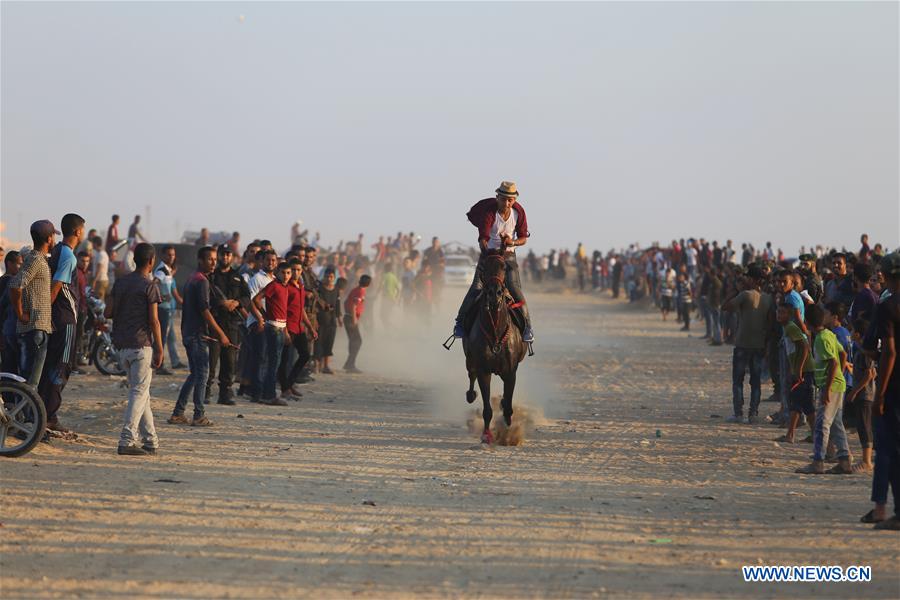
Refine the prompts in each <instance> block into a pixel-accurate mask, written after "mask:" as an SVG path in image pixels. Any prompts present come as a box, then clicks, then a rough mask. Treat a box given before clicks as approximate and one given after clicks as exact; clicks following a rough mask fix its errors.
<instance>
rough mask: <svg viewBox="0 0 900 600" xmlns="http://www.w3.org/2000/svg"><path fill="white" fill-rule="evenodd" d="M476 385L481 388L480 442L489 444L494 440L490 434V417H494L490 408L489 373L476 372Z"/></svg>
mask: <svg viewBox="0 0 900 600" xmlns="http://www.w3.org/2000/svg"><path fill="white" fill-rule="evenodd" d="M478 387H479V388H480V389H481V402H482V404H483V406H484V408H482V410H481V415H482V417H484V431H482V433H481V443H483V444H490V443H491V442H493V441H494V436H493V435H491V419H492V418H493V417H494V409H492V408H491V374H490V373H479V374H478Z"/></svg>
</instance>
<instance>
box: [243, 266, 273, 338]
mask: <svg viewBox="0 0 900 600" xmlns="http://www.w3.org/2000/svg"><path fill="white" fill-rule="evenodd" d="M274 278H275V277H274V276H272V275H269V274H268V273H266V272H265V271H257V272H256V273H255V274H254V275H253V277H251V278H250V281H248V282H247V287H248V288H250V300H251V301H252V300H253V298H254V297H255V296H256V294H258V293H259V291H260V290H261V289H263V288H264V287H266V286H267V285H269V282H271V281H272V280H273V279H274ZM262 303H263V307H265V306H266V301H265V300H263V301H262ZM254 323H256V317H254V316H253V312H252V311H251V312H249V313H248V314H247V327H250V326H251V325H253V324H254Z"/></svg>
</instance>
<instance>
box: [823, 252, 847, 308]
mask: <svg viewBox="0 0 900 600" xmlns="http://www.w3.org/2000/svg"><path fill="white" fill-rule="evenodd" d="M831 272H832V273H834V278H833V279H831V280H829V281H828V282H827V283H826V284H825V302H826V303H827V302H840V303H841V304H843V305H844V306H850V305H851V304H853V297H854V292H853V278H852V277H851V276H850V275H848V274H847V256H846V255H845V254H844V253H843V252H836V253H835V254H834V255H832V257H831Z"/></svg>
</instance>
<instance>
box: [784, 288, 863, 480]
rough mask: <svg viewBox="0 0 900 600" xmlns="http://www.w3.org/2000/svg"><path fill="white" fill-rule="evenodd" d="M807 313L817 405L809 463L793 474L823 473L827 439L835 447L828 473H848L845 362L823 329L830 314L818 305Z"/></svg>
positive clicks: (848, 448)
mask: <svg viewBox="0 0 900 600" xmlns="http://www.w3.org/2000/svg"><path fill="white" fill-rule="evenodd" d="M806 310H807V323H808V325H809V328H810V330H811V331H812V334H813V335H814V336H815V341H814V342H813V364H814V368H815V378H816V389H817V393H818V405H817V406H816V427H815V429H814V430H813V461H812V462H811V463H810V464H808V465H807V466H805V467H801V468H799V469H797V471H796V472H797V473H804V474H821V473H824V472H825V449H826V448H827V447H828V441H829V439H830V440H831V441H832V442H833V443H834V445H835V447H836V448H837V458H838V464H837V465H835V466H834V467H833V468H832V469H829V471H828V472H829V473H833V474H848V473H852V472H853V470H852V468H851V466H850V447H849V446H848V445H847V432H846V431H845V430H844V423H843V421H842V417H843V404H844V391H845V390H846V389H847V384H846V382H845V380H844V375H843V373H841V365H842V364H843V363H844V362H845V361H846V358H845V355H844V350H843V349H842V348H841V346H840V344H839V343H838V341H837V338H836V337H835V335H834V333H832V332H831V331H830V330H829V329H828V328H826V327H825V323H826V321H827V320H829V319H830V317H831V315H830V314H828V311H826V310H823V309H822V308H821V307H820V306H818V305H812V306H810V307H809V308H807V309H806Z"/></svg>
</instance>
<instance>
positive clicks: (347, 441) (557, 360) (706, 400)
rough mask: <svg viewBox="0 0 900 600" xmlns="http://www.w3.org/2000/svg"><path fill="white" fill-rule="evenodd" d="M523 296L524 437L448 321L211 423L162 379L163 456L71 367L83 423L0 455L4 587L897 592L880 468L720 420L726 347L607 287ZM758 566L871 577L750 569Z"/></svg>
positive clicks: (79, 590)
mask: <svg viewBox="0 0 900 600" xmlns="http://www.w3.org/2000/svg"><path fill="white" fill-rule="evenodd" d="M530 300H531V306H532V310H533V312H534V315H535V321H536V323H537V333H538V336H539V344H538V345H537V350H538V355H537V356H535V357H534V358H532V359H528V360H527V361H526V363H525V364H524V365H523V366H522V371H521V372H522V376H523V379H524V382H523V383H522V384H521V389H520V390H519V392H520V393H519V394H518V396H517V398H518V402H519V403H520V404H521V405H523V406H528V407H531V410H532V414H534V413H535V411H536V409H543V410H544V412H546V414H547V419H546V420H545V421H544V422H543V423H541V424H539V425H538V427H537V430H536V431H533V432H532V433H530V434H529V436H528V438H527V439H526V441H525V444H524V445H523V446H520V447H495V448H491V449H489V450H485V449H482V448H481V447H480V445H478V444H477V439H476V438H474V437H472V436H471V434H470V433H469V432H468V431H467V429H466V417H467V413H466V411H467V410H468V407H467V406H466V405H465V401H464V399H463V392H464V390H465V385H466V381H465V376H464V373H463V368H462V361H463V359H462V355H461V349H460V348H458V347H457V348H454V351H453V354H452V355H450V354H447V353H445V352H444V350H443V349H441V348H440V345H439V343H440V341H441V340H442V339H443V337H442V336H441V335H439V334H437V333H434V334H428V335H423V334H421V333H416V334H415V339H425V338H428V339H425V341H426V342H427V344H423V345H421V346H412V347H411V346H409V345H405V344H404V343H403V339H404V338H403V336H400V339H399V340H394V343H393V345H382V346H378V347H376V344H375V343H374V342H373V341H372V340H371V339H369V340H367V341H366V343H365V345H364V346H363V352H362V356H361V359H360V366H361V367H362V368H363V369H367V368H368V369H369V370H370V371H372V372H377V373H379V376H375V375H372V374H367V375H363V376H344V375H335V376H334V377H333V378H328V379H326V377H327V376H320V377H319V381H318V382H316V383H313V384H310V385H309V386H307V387H308V390H309V391H308V392H307V393H306V397H305V399H304V400H303V402H301V403H295V404H292V405H291V406H288V407H284V408H274V407H260V406H257V405H250V404H247V403H245V402H240V403H239V405H238V406H236V407H222V406H216V405H212V406H211V408H210V410H209V415H210V417H211V418H212V419H213V420H214V421H215V422H216V427H214V428H211V429H200V430H197V429H191V428H187V427H173V426H170V425H166V424H165V422H164V421H165V417H166V416H168V414H169V412H170V410H171V406H172V403H173V399H174V397H175V395H176V393H177V389H175V386H177V384H180V382H181V378H180V377H168V378H162V377H160V378H157V379H156V380H155V381H154V387H153V394H154V403H153V406H154V413H155V415H156V419H157V426H158V430H159V432H160V438H161V443H162V453H161V455H160V456H159V457H157V458H153V459H140V458H131V457H119V456H117V455H116V454H115V443H116V436H117V433H118V430H119V427H120V424H119V420H120V418H121V406H122V403H123V398H124V390H123V389H121V388H120V387H118V386H117V384H116V383H115V382H114V381H112V380H109V379H104V378H101V377H99V376H97V375H93V374H91V375H89V376H81V377H76V378H74V379H73V382H72V384H70V388H69V392H68V393H67V395H66V399H65V401H64V405H63V413H62V418H63V419H64V420H65V422H66V423H67V424H69V425H70V426H73V427H75V428H76V429H77V430H78V431H80V432H83V438H84V439H83V440H82V441H80V442H77V443H65V442H54V443H53V444H52V445H50V446H47V445H44V444H42V445H40V447H39V448H38V449H37V450H36V451H35V452H33V453H32V454H30V455H29V456H27V457H25V458H22V459H16V460H5V461H3V462H2V463H0V475H2V496H0V497H2V505H3V507H4V508H3V516H2V518H0V521H2V528H0V540H2V542H0V552H2V555H0V595H2V596H3V597H4V598H26V597H73V596H75V597H101V598H105V597H117V596H126V595H127V596H130V597H181V598H185V597H187V598H194V597H197V598H201V597H202V598H206V597H256V598H269V597H299V596H307V595H310V596H330V597H348V596H351V595H359V596H377V597H384V596H411V595H422V596H450V597H456V596H484V597H499V596H502V597H507V598H516V597H523V596H525V597H553V598H557V597H559V598H564V597H587V596H626V595H627V596H651V595H664V596H678V597H689V598H697V597H735V596H743V597H750V596H753V597H756V596H767V597H770V596H779V597H782V596H784V597H786V596H791V597H811V596H814V595H815V596H828V597H851V596H852V597H857V598H868V597H883V598H888V597H897V596H898V595H900V575H898V571H897V564H898V561H900V535H898V534H897V533H891V532H877V531H872V530H871V529H870V526H864V525H862V524H860V523H858V517H859V516H860V515H861V514H863V513H864V512H865V511H867V510H868V509H869V508H870V505H869V503H868V495H869V482H870V480H869V478H868V477H867V476H853V477H837V476H818V477H813V476H797V475H794V474H793V473H792V471H793V469H794V467H796V466H798V465H801V464H803V463H804V461H805V459H806V456H807V454H808V453H809V452H810V450H811V447H810V446H809V445H806V444H800V445H797V446H792V447H780V446H779V445H778V444H776V443H775V442H773V441H772V440H773V439H774V438H775V437H777V435H778V434H779V431H778V430H776V429H774V428H772V427H770V426H756V427H749V426H733V425H727V424H725V423H723V421H722V419H720V418H711V416H710V415H712V414H718V415H723V416H724V415H727V414H728V410H729V406H730V375H729V373H730V350H729V349H727V348H718V349H712V348H709V347H707V346H706V345H705V344H704V343H703V342H701V341H698V340H696V339H689V338H687V337H686V336H685V335H684V334H683V333H680V332H678V331H677V328H676V327H675V326H674V325H673V324H672V323H668V324H663V323H662V322H661V321H660V320H659V317H658V315H657V313H653V312H649V311H647V310H645V309H641V308H638V307H630V306H627V305H625V304H622V303H613V302H612V301H610V300H608V299H605V298H603V299H601V298H596V297H593V296H576V295H538V294H531V295H530ZM440 325H441V327H440V331H441V332H443V330H444V329H446V326H445V325H446V324H444V323H441V324H440ZM407 335H410V336H411V335H412V333H409V334H407ZM697 335H699V334H697ZM338 346H339V348H340V354H341V355H340V356H338V357H337V359H338V364H340V361H341V360H343V352H344V347H345V339H344V338H343V337H339V341H338ZM410 352H412V353H413V354H414V356H408V353H410ZM406 372H408V373H409V376H404V373H406ZM422 380H427V381H428V382H429V383H424V382H423V381H422ZM323 381H327V382H328V385H327V386H326V385H324V384H323V383H322V382H323ZM764 392H765V393H764V396H766V395H768V392H766V391H765V390H764ZM770 406H773V405H766V404H764V405H763V407H764V408H768V407H770ZM238 414H242V415H243V418H237V415H238ZM657 430H660V435H661V437H659V438H657V437H656V431H657ZM852 441H853V443H854V446H852V448H854V449H855V450H857V451H858V441H857V439H856V438H855V436H853V439H852ZM160 480H174V481H175V482H172V481H168V482H167V481H160ZM176 482H177V483H176ZM367 500H370V501H372V502H374V504H375V506H369V505H364V504H363V502H364V501H367ZM827 532H832V533H830V534H829V533H827ZM744 564H770V565H779V564H784V565H792V564H798V565H816V564H822V565H842V566H848V565H871V566H872V567H873V581H872V582H871V583H867V584H855V583H833V584H824V583H823V584H750V583H744V582H743V580H742V578H741V574H740V567H741V565H744Z"/></svg>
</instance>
